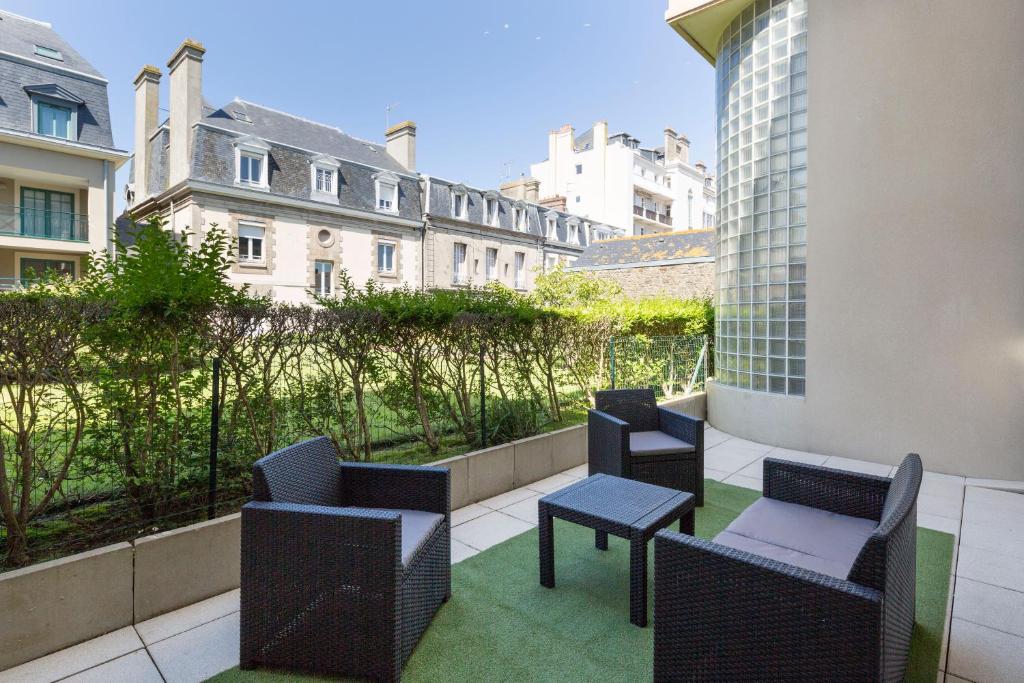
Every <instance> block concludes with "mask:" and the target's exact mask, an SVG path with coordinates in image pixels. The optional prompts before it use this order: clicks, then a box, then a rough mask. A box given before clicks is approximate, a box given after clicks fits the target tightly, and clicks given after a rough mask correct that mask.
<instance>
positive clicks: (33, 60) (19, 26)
mask: <svg viewBox="0 0 1024 683" xmlns="http://www.w3.org/2000/svg"><path fill="white" fill-rule="evenodd" d="M37 45H38V46H40V47H44V48H50V49H52V50H57V51H58V52H59V53H60V57H61V58H60V59H52V58H49V57H45V56H41V55H38V54H36V46H37ZM33 94H35V95H46V96H50V97H56V98H58V99H64V100H66V101H68V102H71V103H75V104H78V105H79V106H78V142H80V143H83V144H86V145H94V146H97V147H106V148H108V149H113V148H114V139H113V135H112V134H111V129H110V108H109V103H108V101H107V82H106V80H104V78H103V76H102V75H101V74H100V72H99V71H97V70H96V69H95V67H93V66H92V65H91V64H89V62H87V61H86V60H85V58H84V57H82V56H81V55H80V54H78V52H76V51H75V49H74V48H73V47H71V45H70V44H68V43H67V41H65V40H64V39H63V38H61V37H60V35H58V34H57V32H56V31H54V30H53V28H51V27H50V25H49V24H46V23H43V22H40V21H35V20H32V19H26V18H24V17H19V16H17V15H15V14H10V13H8V12H4V11H2V10H0V128H6V129H8V130H14V131H17V132H19V133H32V131H33V125H32V106H31V97H32V95H33Z"/></svg>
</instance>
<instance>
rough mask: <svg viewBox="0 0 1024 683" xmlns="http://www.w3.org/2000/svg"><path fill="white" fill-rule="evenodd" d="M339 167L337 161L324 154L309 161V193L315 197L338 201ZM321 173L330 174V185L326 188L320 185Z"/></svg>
mask: <svg viewBox="0 0 1024 683" xmlns="http://www.w3.org/2000/svg"><path fill="white" fill-rule="evenodd" d="M339 168H340V166H339V164H338V162H337V161H335V160H334V159H332V158H331V157H329V156H327V155H324V154H321V155H320V156H318V157H316V158H315V159H313V160H312V161H310V162H309V194H310V196H311V197H313V199H318V200H321V201H323V200H333V201H337V199H338V177H339V176H338V169H339ZM320 173H324V174H328V173H329V174H330V187H329V188H328V189H326V190H321V189H320V188H319V187H318V183H317V175H318V174H320Z"/></svg>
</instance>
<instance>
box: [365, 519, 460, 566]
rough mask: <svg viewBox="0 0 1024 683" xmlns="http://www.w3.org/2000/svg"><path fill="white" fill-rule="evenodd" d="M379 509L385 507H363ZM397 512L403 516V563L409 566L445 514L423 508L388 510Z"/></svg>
mask: <svg viewBox="0 0 1024 683" xmlns="http://www.w3.org/2000/svg"><path fill="white" fill-rule="evenodd" d="M361 509H364V510H365V509H370V510H374V509H378V510H382V509H383V508H361ZM388 512H397V513H398V514H400V515H401V516H402V564H403V565H406V566H408V565H409V563H410V562H411V561H412V558H413V556H415V555H416V551H417V550H419V548H420V546H421V545H423V543H424V541H426V540H427V539H428V538H430V534H432V533H434V529H436V528H437V525H438V524H440V523H441V521H442V520H444V515H439V514H437V513H436V512H424V511H423V510H390V509H389V510H388Z"/></svg>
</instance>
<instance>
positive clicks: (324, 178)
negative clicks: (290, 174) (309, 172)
mask: <svg viewBox="0 0 1024 683" xmlns="http://www.w3.org/2000/svg"><path fill="white" fill-rule="evenodd" d="M316 191H317V192H323V193H325V194H334V171H332V170H331V169H329V168H320V167H319V166H318V167H316Z"/></svg>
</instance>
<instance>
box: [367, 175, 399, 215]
mask: <svg viewBox="0 0 1024 683" xmlns="http://www.w3.org/2000/svg"><path fill="white" fill-rule="evenodd" d="M398 180H399V178H398V176H397V175H396V174H394V173H392V172H391V171H381V172H380V173H375V174H374V175H373V186H374V190H375V194H376V198H375V200H374V203H373V207H374V210H375V211H379V212H381V213H398V201H399V196H398ZM387 195H391V198H390V199H388V197H387ZM386 202H390V206H384V205H382V204H384V203H386Z"/></svg>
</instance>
